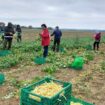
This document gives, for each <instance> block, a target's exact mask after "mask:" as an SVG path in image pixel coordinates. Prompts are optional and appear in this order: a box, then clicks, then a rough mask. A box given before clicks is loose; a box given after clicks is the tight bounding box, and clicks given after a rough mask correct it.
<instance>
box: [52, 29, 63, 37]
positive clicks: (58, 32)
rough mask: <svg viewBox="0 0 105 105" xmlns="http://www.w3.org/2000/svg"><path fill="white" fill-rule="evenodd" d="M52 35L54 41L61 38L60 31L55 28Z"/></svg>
mask: <svg viewBox="0 0 105 105" xmlns="http://www.w3.org/2000/svg"><path fill="white" fill-rule="evenodd" d="M53 35H54V39H60V38H61V36H62V32H61V30H60V29H58V28H57V29H55V30H54V32H53Z"/></svg>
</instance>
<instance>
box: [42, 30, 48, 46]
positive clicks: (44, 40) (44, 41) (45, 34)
mask: <svg viewBox="0 0 105 105" xmlns="http://www.w3.org/2000/svg"><path fill="white" fill-rule="evenodd" d="M41 38H42V46H49V44H50V34H49V31H48V29H47V28H46V29H44V30H42V32H41Z"/></svg>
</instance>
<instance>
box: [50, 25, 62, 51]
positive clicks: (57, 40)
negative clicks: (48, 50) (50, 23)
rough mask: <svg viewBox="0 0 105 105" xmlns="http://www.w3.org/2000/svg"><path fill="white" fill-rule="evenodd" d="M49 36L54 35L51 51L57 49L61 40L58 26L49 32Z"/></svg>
mask: <svg viewBox="0 0 105 105" xmlns="http://www.w3.org/2000/svg"><path fill="white" fill-rule="evenodd" d="M51 36H54V45H53V51H55V50H56V51H57V52H58V51H59V46H60V41H61V36H62V32H61V30H60V29H59V27H58V26H56V28H55V30H54V32H53V33H52V34H51Z"/></svg>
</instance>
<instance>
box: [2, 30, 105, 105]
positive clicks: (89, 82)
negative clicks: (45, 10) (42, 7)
mask: <svg viewBox="0 0 105 105" xmlns="http://www.w3.org/2000/svg"><path fill="white" fill-rule="evenodd" d="M39 32H40V31H39V30H24V31H23V38H24V39H23V41H26V40H28V41H29V40H34V39H36V37H37V36H38V33H39ZM92 34H93V32H63V38H71V37H76V36H77V35H78V36H79V37H85V36H90V37H91V35H92ZM102 34H103V35H104V33H102ZM70 52H72V51H70ZM94 53H95V58H94V60H93V61H91V62H89V63H87V64H85V65H84V68H83V70H73V69H68V68H66V69H63V68H62V69H60V70H58V71H57V72H56V73H54V74H52V76H53V77H55V78H56V79H59V80H63V81H67V82H71V83H72V84H73V95H75V96H76V97H78V98H82V99H83V100H86V101H88V102H91V103H95V104H96V105H105V71H104V72H103V71H101V70H100V63H101V62H102V61H104V60H105V44H104V43H102V44H101V48H100V51H99V52H94ZM43 66H44V65H41V66H37V65H35V64H34V62H33V63H32V64H31V65H27V64H25V63H24V64H19V65H17V66H15V67H12V68H9V69H6V70H4V71H3V73H4V74H5V75H6V82H5V84H4V85H3V86H0V105H19V95H18V94H16V95H15V96H14V95H13V96H12V95H11V93H14V94H15V93H17V92H18V91H19V89H17V88H16V87H15V86H11V81H10V80H11V78H15V79H16V80H18V81H23V80H24V81H25V80H26V81H29V80H31V79H33V78H35V77H36V78H37V77H38V76H39V77H40V78H42V77H44V76H46V75H48V74H47V73H45V72H42V71H41V69H42V68H43ZM6 96H7V97H6Z"/></svg>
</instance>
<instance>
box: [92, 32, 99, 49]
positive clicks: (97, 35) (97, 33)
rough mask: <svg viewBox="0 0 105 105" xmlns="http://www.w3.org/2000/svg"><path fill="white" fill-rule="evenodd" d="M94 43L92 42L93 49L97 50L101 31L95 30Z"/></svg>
mask: <svg viewBox="0 0 105 105" xmlns="http://www.w3.org/2000/svg"><path fill="white" fill-rule="evenodd" d="M94 40H95V41H94V43H93V49H94V50H96V49H97V50H99V44H100V40H101V32H96V34H95V35H94Z"/></svg>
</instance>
